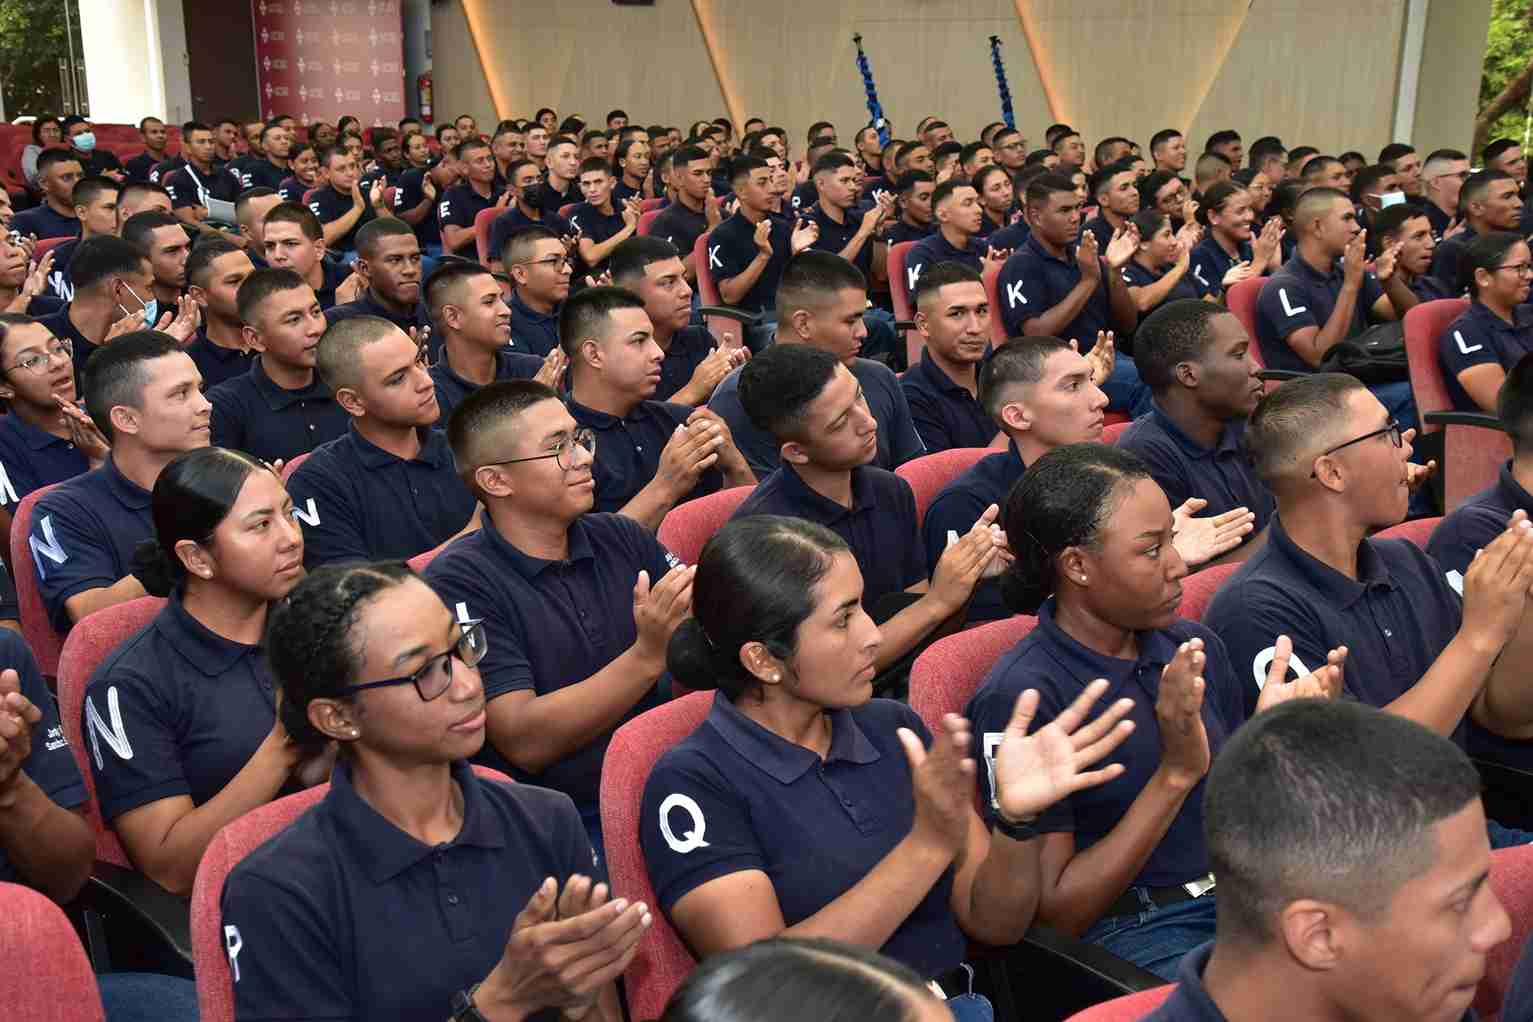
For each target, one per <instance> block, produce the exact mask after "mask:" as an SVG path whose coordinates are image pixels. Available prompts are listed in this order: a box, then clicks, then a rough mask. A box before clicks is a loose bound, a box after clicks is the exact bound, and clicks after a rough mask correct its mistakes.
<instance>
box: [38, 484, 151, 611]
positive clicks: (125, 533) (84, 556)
mask: <svg viewBox="0 0 1533 1022" xmlns="http://www.w3.org/2000/svg"><path fill="white" fill-rule="evenodd" d="M152 538H154V520H153V519H152V518H151V516H150V514H149V491H148V490H146V489H144V488H143V487H141V486H139V485H138V484H137V483H135V482H133V481H131V480H130V479H128V478H127V477H126V476H124V475H123V474H122V473H121V472H119V471H117V465H116V464H115V463H113V461H112V459H111V458H108V459H107V460H106V463H105V464H104V465H102V466H101V467H100V468H97V469H92V470H91V471H89V472H86V473H84V474H83V475H78V476H75V477H74V478H73V479H67V480H65V481H64V482H62V483H60V484H59V485H58V486H57V487H56V488H55V489H52V490H49V491H48V492H47V493H45V494H43V495H42V496H41V497H39V498H38V501H37V504H36V506H34V507H33V508H32V534H31V535H30V536H28V537H27V545H28V546H29V547H30V548H31V550H32V566H33V568H34V569H35V570H36V571H37V588H38V591H39V593H40V595H41V596H42V600H43V606H44V607H46V608H47V610H48V620H49V621H50V622H52V624H53V630H54V631H56V632H58V633H59V634H60V635H62V634H64V633H65V632H67V631H69V614H68V613H67V612H66V611H65V610H64V602H65V601H66V600H68V599H69V598H70V597H71V596H74V595H76V594H78V593H83V592H85V591H86V590H89V589H104V588H106V587H107V586H110V585H113V584H115V583H116V582H118V581H120V580H121V579H123V578H125V577H126V576H127V575H128V571H129V569H130V568H132V566H133V551H134V548H135V547H137V546H138V545H139V544H140V543H142V542H143V541H144V540H146V539H152Z"/></svg>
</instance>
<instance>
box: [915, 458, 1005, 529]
mask: <svg viewBox="0 0 1533 1022" xmlns="http://www.w3.org/2000/svg"><path fill="white" fill-rule="evenodd" d="M994 453H995V451H994V450H992V449H991V448H989V447H954V448H952V449H951V450H947V451H938V452H937V453H936V454H928V455H925V456H924V457H920V458H915V459H913V460H911V461H907V462H905V464H903V465H901V466H900V467H899V468H897V469H895V470H894V473H895V475H897V476H899V477H900V478H901V479H903V480H905V481H906V482H907V483H909V484H910V489H911V491H912V492H914V494H915V498H916V526H917V527H919V526H920V524H921V522H923V521H924V520H925V519H926V509H927V508H929V507H931V503H932V501H934V500H936V499H937V494H938V493H941V492H942V488H943V487H944V486H946V485H947V484H948V483H950V482H952V481H953V480H954V479H957V478H958V477H959V476H961V475H963V474H964V473H965V472H967V471H968V470H969V469H970V468H971V467H973V465H974V463H975V462H977V461H979V459H981V458H983V457H984V456H985V455H987V454H994Z"/></svg>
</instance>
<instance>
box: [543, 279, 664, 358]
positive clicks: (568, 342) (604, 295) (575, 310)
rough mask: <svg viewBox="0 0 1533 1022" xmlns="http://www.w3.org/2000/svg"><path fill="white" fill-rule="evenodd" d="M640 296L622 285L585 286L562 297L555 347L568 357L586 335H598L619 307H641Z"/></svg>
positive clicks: (642, 304)
mask: <svg viewBox="0 0 1533 1022" xmlns="http://www.w3.org/2000/svg"><path fill="white" fill-rule="evenodd" d="M643 308H644V299H642V298H640V297H639V296H638V295H636V294H634V293H633V292H632V291H630V290H628V289H627V288H626V287H588V288H584V289H582V290H580V291H577V292H575V293H574V294H572V295H570V296H569V297H568V298H566V299H565V300H564V305H563V307H562V308H560V310H559V347H561V348H563V349H564V353H565V354H566V355H568V356H569V357H570V358H571V359H572V360H573V359H574V357H575V353H576V352H578V351H579V350H580V342H581V341H583V340H585V339H586V338H587V337H596V336H600V335H601V334H602V333H603V332H604V330H605V328H606V325H607V321H608V319H610V318H611V316H612V314H613V313H614V312H616V311H617V310H619V309H643Z"/></svg>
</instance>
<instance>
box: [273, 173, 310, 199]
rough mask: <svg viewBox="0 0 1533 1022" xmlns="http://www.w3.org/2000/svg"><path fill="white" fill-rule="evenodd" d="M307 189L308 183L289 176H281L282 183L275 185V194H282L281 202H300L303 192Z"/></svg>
mask: <svg viewBox="0 0 1533 1022" xmlns="http://www.w3.org/2000/svg"><path fill="white" fill-rule="evenodd" d="M308 190H309V186H308V185H306V184H304V183H303V182H302V181H300V180H298V179H297V178H296V177H291V176H289V177H285V178H283V179H282V183H281V184H280V185H278V186H277V194H278V195H280V196H282V201H283V202H298V203H302V202H303V196H304V193H305V192H307V191H308Z"/></svg>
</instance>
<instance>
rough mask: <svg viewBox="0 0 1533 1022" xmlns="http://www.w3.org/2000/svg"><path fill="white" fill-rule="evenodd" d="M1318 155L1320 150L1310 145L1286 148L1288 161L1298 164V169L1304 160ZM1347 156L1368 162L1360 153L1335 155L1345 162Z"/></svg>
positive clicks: (1301, 167)
mask: <svg viewBox="0 0 1533 1022" xmlns="http://www.w3.org/2000/svg"><path fill="white" fill-rule="evenodd" d="M1318 155H1320V150H1319V149H1316V148H1315V147H1314V146H1312V145H1300V146H1294V147H1293V148H1292V149H1290V150H1288V162H1289V164H1290V165H1294V166H1298V167H1299V168H1300V169H1303V167H1304V165H1305V161H1306V160H1308V159H1310V158H1311V157H1313V156H1318ZM1348 156H1356V157H1357V162H1359V163H1367V162H1368V161H1367V160H1365V159H1363V155H1362V153H1342V154H1341V155H1340V156H1338V157H1337V159H1339V160H1341V161H1342V162H1343V163H1345V162H1346V160H1347V157H1348Z"/></svg>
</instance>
